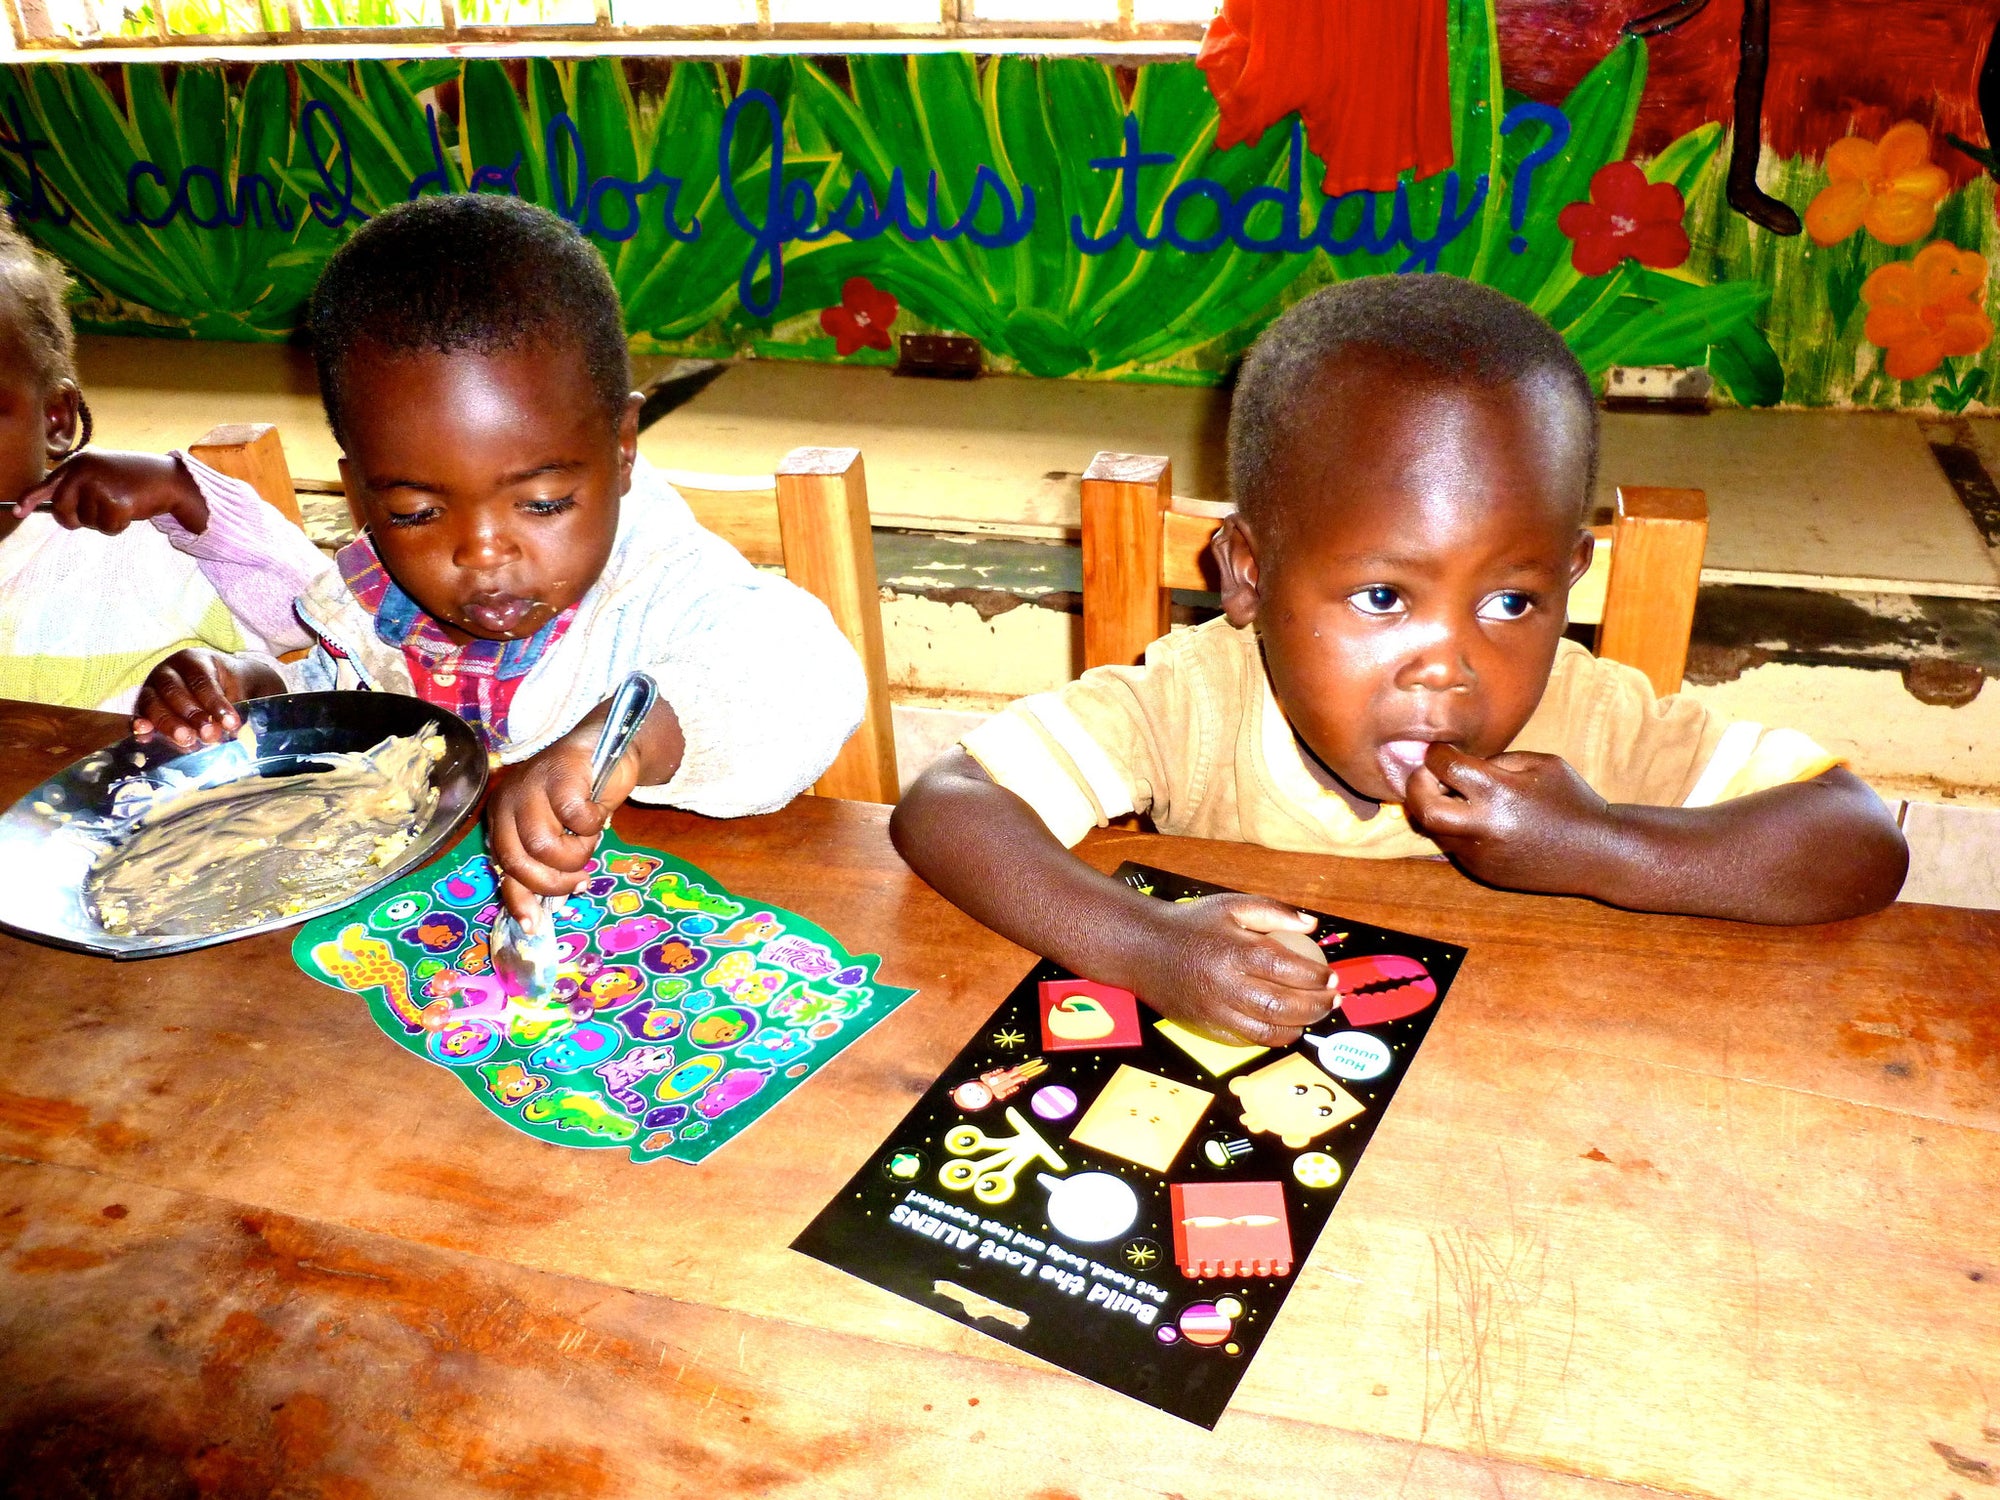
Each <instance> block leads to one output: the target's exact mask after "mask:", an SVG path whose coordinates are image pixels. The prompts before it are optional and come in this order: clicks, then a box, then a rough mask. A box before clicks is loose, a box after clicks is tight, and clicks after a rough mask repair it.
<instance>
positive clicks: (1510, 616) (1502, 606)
mask: <svg viewBox="0 0 2000 1500" xmlns="http://www.w3.org/2000/svg"><path fill="white" fill-rule="evenodd" d="M1534 607H1535V601H1534V597H1533V596H1532V595H1530V594H1524V593H1522V592H1521V591H1520V590H1519V589H1502V590H1501V591H1500V592H1499V593H1497V594H1489V595H1487V597H1486V598H1485V599H1483V600H1481V601H1480V605H1479V618H1480V619H1482V620H1518V619H1520V618H1521V617H1522V616H1523V615H1525V614H1526V613H1527V612H1528V611H1529V610H1531V609H1533V608H1534Z"/></svg>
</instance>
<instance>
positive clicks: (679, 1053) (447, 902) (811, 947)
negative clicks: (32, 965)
mask: <svg viewBox="0 0 2000 1500" xmlns="http://www.w3.org/2000/svg"><path fill="white" fill-rule="evenodd" d="M588 873H589V875H590V877H591V878H590V880H589V882H588V883H587V884H586V885H585V886H584V887H583V888H582V889H581V890H580V891H578V892H577V893H576V894H575V895H574V896H572V897H571V898H570V899H569V901H568V902H567V903H566V904H565V905H564V906H563V907H562V908H561V909H560V910H559V911H558V912H557V914H556V931H557V934H558V941H559V942H560V943H561V945H562V955H563V958H562V969H561V977H560V979H559V980H558V982H557V985H556V993H555V995H554V997H553V998H552V999H551V1000H550V1001H549V1002H547V1003H546V1004H538V1003H536V1002H533V1001H530V1000H527V999H525V998H523V997H521V996H517V995H510V994H508V993H507V991H506V989H505V988H504V987H503V986H502V984H501V982H500V980H499V979H498V978H497V977H496V976H495V975H494V973H493V965H492V960H491V957H490V956H489V954H488V952H487V934H488V933H489V931H490V930H491V928H492V925H493V919H494V917H495V916H496V915H498V913H499V906H498V905H497V896H496V880H495V874H494V869H493V863H492V861H491V860H490V859H489V858H488V857H487V853H486V835H485V831H484V829H481V828H475V829H474V830H473V832H472V833H470V834H468V835H467V836H466V837H465V838H464V839H463V840H461V841H460V843H459V844H458V846H457V848H455V849H453V850H452V851H451V852H450V853H449V854H447V855H445V856H444V857H443V858H442V859H440V860H438V861H437V862H435V863H433V864H432V865H430V866H429V867H428V868H426V869H424V870H421V871H419V872H417V873H416V874H414V875H412V876H409V877H408V878H407V879H404V880H402V881H400V882H398V883H397V884H395V885H393V886H390V887H388V888H386V889H385V890H380V891H376V892H375V893H373V894H372V895H370V896H369V897H368V898H367V899H366V900H364V901H361V902H358V903H357V904H355V905H354V906H351V907H349V908H348V909H347V910H345V911H341V912H335V913H333V914H331V915H329V916H325V917H321V918H318V919H317V920H315V921H313V922H310V923H308V924H307V925H306V926H305V927H303V928H302V929H300V931H299V935H298V937H297V938H296V939H294V941H293V943H292V957H293V959H294V960H296V961H297V963H298V965H299V967H300V968H301V969H303V970H305V972H306V973H307V974H309V975H311V976H312V977H313V978H314V979H317V980H319V981H320V982H321V983H322V984H329V985H332V986H333V987H334V988H336V989H341V990H347V991H350V992H352V993H354V994H358V995H360V996H362V997H363V998H364V999H366V1001H367V1002H368V1013H369V1014H370V1015H371V1016H373V1017H374V1018H375V1024H376V1025H378V1026H380V1027H381V1028H382V1030H383V1031H384V1032H385V1033H387V1034H388V1035H389V1036H390V1037H391V1038H392V1039H393V1040H394V1041H396V1042H397V1043H398V1044H399V1045H401V1046H402V1047H403V1048H405V1049H406V1050H408V1051H410V1052H414V1053H415V1054H417V1056H419V1057H422V1058H425V1059H426V1060H428V1061H430V1062H433V1063H436V1064H437V1065H438V1066H439V1067H441V1068H444V1069H446V1070H447V1071H449V1072H451V1073H452V1074H454V1075H455V1076H456V1077H457V1078H458V1079H459V1081H460V1082H461V1083H463V1084H464V1085H465V1087H466V1089H467V1091H468V1092H470V1093H471V1095H472V1097H473V1098H475V1099H477V1100H478V1101H479V1102H480V1103H481V1104H483V1105H485V1106H486V1108H487V1109H488V1110H490V1111H491V1112H492V1113H493V1114H495V1115H498V1116H499V1117H500V1118H501V1119H503V1120H505V1121H506V1122H507V1123H508V1124H509V1125H512V1126H513V1127H514V1128H515V1129H516V1130H521V1131H525V1132H526V1133H527V1134H529V1135H531V1136H533V1137H535V1139H537V1140H541V1141H547V1142H549V1143H550V1144H551V1145H556V1146H579V1147H584V1148H586V1149H596V1150H603V1149H618V1148H623V1149H626V1150H629V1151H630V1152H631V1154H632V1159H633V1160H634V1161H640V1162H644V1161H656V1160H658V1159H659V1158H661V1157H666V1158H668V1159H670V1160H673V1161H683V1162H697V1161H700V1160H702V1159H703V1158H704V1157H707V1156H709V1155H710V1154H712V1153H713V1152H715V1151H716V1150H718V1149H720V1148H721V1147H722V1146H724V1145H726V1144H728V1142H730V1141H731V1140H734V1139H735V1138H736V1137H737V1136H738V1135H741V1134H742V1133H743V1132H744V1131H745V1130H747V1129H748V1128H749V1127H750V1126H752V1125H754V1124H755V1123H756V1122H757V1121H758V1120H759V1119H760V1118H762V1116H763V1114H764V1112H765V1111H766V1110H768V1109H770V1108H771V1107H772V1106H773V1105H774V1104H776V1103H778V1101H779V1100H781V1099H783V1098H784V1097H785V1096H786V1095H787V1094H789V1093H790V1092H791V1091H792V1090H793V1089H795V1088H797V1087H798V1086H799V1085H800V1084H802V1083H804V1082H805V1081H806V1079H808V1078H810V1077H811V1076H812V1075H813V1074H814V1073H815V1072H817V1071H818V1070H819V1069H820V1068H821V1067H823V1066H824V1065H825V1064H826V1063H827V1062H828V1061H829V1060H830V1059H831V1058H833V1057H835V1056H837V1055H838V1054H839V1053H840V1051H841V1049H842V1048H844V1047H846V1046H847V1044H848V1043H849V1042H851V1041H853V1040H854V1039H855V1038H856V1037H858V1036H860V1035H861V1034H862V1033H863V1032H865V1031H867V1030H868V1028H869V1027H871V1026H873V1025H874V1024H875V1023H876V1022H878V1021H880V1020H881V1019H882V1018H883V1017H884V1016H886V1015H888V1014H889V1012H890V1011H892V1010H894V1009H895V1008H896V1007H897V1006H899V1005H901V1004H902V1003H903V1002H904V1001H905V1000H907V999H909V998H910V996H911V995H913V994H915V993H916V992H915V991H914V990H904V989H897V988H895V987H894V986H891V985H884V984H877V983H876V982H875V970H876V967H877V965H878V964H879V963H880V962H881V960H880V959H879V958H877V957H875V956H874V955H872V954H864V955H862V956H860V957H858V958H857V957H854V956H851V955H850V954H848V953H847V952H846V950H845V949H843V948H842V947H841V946H840V944H838V943H837V942H835V941H834V939H833V938H832V937H831V936H830V935H828V934H827V933H826V932H825V931H824V930H823V929H822V928H820V927H818V926H815V925H814V924H813V923H811V922H808V921H806V920H805V918H803V917H800V916H796V915H794V914H793V913H791V912H788V911H784V910H781V909H780V908H778V907H775V906H771V905H768V904H765V903H763V902H759V901H754V900H751V899H750V898H748V897H743V896H736V895H732V894H731V893H730V892H728V891H726V890H724V889H723V887H722V885H721V884H720V883H719V882H717V881H716V880H714V879H712V878H711V877H710V876H709V875H708V874H706V873H705V872H704V871H702V870H701V869H699V868H698V867H696V866H694V865H691V864H689V863H688V862H687V861H686V860H682V859H676V858H674V856H673V855H671V854H667V853H664V852H662V851H661V850H658V849H645V848H640V847H638V846H635V845H632V844H627V843H626V842H624V841H623V840H622V839H620V838H619V837H618V836H617V835H616V834H614V833H612V832H611V831H610V830H608V829H607V830H606V831H605V834H604V838H603V842H602V843H601V844H600V845H599V847H598V851H597V857H596V858H595V859H594V860H592V861H591V864H590V866H589V869H588Z"/></svg>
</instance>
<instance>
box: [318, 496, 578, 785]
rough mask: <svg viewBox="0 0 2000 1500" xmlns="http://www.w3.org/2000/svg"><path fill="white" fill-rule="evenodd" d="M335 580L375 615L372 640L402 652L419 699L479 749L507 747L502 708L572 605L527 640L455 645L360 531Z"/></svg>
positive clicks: (558, 633) (558, 635) (339, 559)
mask: <svg viewBox="0 0 2000 1500" xmlns="http://www.w3.org/2000/svg"><path fill="white" fill-rule="evenodd" d="M334 562H335V564H336V565H337V566H338V567H339V569H340V576H341V578H342V579H344V580H345V581H346V583H347V587H348V590H349V591H350V592H351V593H352V594H353V595H354V597H355V599H356V600H357V601H358V602H359V603H360V605H361V607H362V608H363V609H365V610H367V611H368V613H369V614H371V615H373V616H374V617H375V634H376V635H378V636H379V637H381V639H382V641H383V643H384V644H385V645H389V646H395V647H398V648H400V649H401V651H402V653H403V659H404V660H405V661H406V662H407V663H408V664H409V668H410V679H411V681H412V682H414V683H415V685H416V689H417V696H418V697H419V698H422V699H423V700H424V701H425V702H426V703H435V704H436V705H437V706H438V707H440V708H448V709H450V710H451V711H452V712H453V713H455V714H457V715H458V716H459V717H460V718H461V719H463V720H465V722H466V723H468V724H470V725H471V726H472V729H473V732H474V733H475V734H477V735H478V736H479V740H480V743H481V744H482V745H484V746H485V747H486V748H487V749H488V750H497V749H499V748H501V747H502V746H504V745H505V744H506V742H507V710H508V708H509V706H510V705H511V704H512V703H513V701H514V693H515V690H516V689H518V688H519V687H520V685H521V683H522V681H523V680H524V679H525V678H526V677H527V675H528V673H529V672H530V671H532V670H533V669H534V666H535V663H536V662H538V661H540V660H541V659H542V657H543V655H544V654H545V653H546V652H548V651H549V650H550V649H551V648H552V647H553V646H554V645H555V643H556V642H557V641H559V640H561V639H562V636H563V632H564V631H565V630H567V629H569V623H570V621H571V620H572V619H573V618H574V617H575V615H576V606H575V605H571V606H570V607H569V608H568V609H566V610H564V611H563V612H562V613H561V614H559V615H557V616H556V617H555V618H554V619H553V620H550V621H549V622H548V624H546V625H544V626H543V627H542V628H541V629H540V630H538V631H536V632H535V633H534V634H533V635H532V636H530V637H528V638H527V639H526V640H519V641H483V640H475V641H471V642H469V643H467V644H465V645H460V644H459V643H458V642H456V641H454V640H453V639H452V638H451V637H450V636H449V635H447V634H445V631H444V627H443V626H441V625H439V624H438V623H437V621H435V620H433V619H432V618H431V617H430V616H429V615H427V614H425V613H424V612H423V611H422V610H421V609H419V608H418V607H417V603H416V601H415V600H414V599H412V598H411V597H410V596H409V595H408V594H406V593H404V592H403V591H402V589H400V588H399V587H397V585H396V580H395V579H393V578H391V577H390V576H389V570H388V569H387V568H385V567H383V566H382V559H381V558H380V557H378V556H377V555H376V552H375V545H374V543H373V542H372V541H370V540H369V537H368V534H367V533H366V532H363V533H362V534H361V535H360V536H358V537H357V538H355V539H354V540H353V541H352V542H350V543H348V545H347V546H345V547H343V548H341V549H340V551H339V553H338V554H336V555H335V558H334Z"/></svg>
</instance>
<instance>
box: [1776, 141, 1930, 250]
mask: <svg viewBox="0 0 2000 1500" xmlns="http://www.w3.org/2000/svg"><path fill="white" fill-rule="evenodd" d="M1826 175H1827V176H1828V178H1830V179H1831V180H1830V181H1829V182H1828V183H1827V185H1826V186H1825V187H1824V188H1822V189H1820V192H1819V195H1818V196H1817V197H1816V198H1814V199H1813V201H1812V206H1811V207H1810V208H1808V209H1807V210H1806V232H1807V233H1808V234H1810V235H1811V236H1812V237H1813V238H1814V239H1815V240H1817V241H1818V242H1819V243H1820V244H1822V245H1833V244H1838V243H1839V242H1840V241H1841V240H1844V239H1846V238H1847V237H1848V236H1849V235H1850V234H1852V233H1854V231H1855V230H1857V229H1860V228H1862V227H1863V226H1864V225H1865V226H1866V227H1867V230H1868V232H1869V233H1870V234H1872V235H1874V236H1875V238H1876V239H1878V240H1880V241H1881V242H1882V243H1883V244H1885V245H1908V244H1913V243H1914V242H1916V241H1917V240H1920V239H1922V238H1923V237H1924V236H1925V235H1927V234H1929V233H1930V232H1931V229H1932V228H1933V227H1934V226H1935V225H1936V223H1937V206H1938V201H1939V200H1940V199H1941V198H1943V197H1944V195H1945V194H1946V193H1947V192H1949V191H1950V190H1951V179H1950V177H1948V176H1947V175H1946V174H1945V170H1944V168H1943V167H1940V166H1938V165H1937V164H1936V163H1934V162H1933V161H1932V160H1931V137H1930V132H1929V131H1927V130H1925V129H1924V127H1923V126H1921V125H1919V124H1918V123H1917V122H1916V121H1915V120H1904V121H1903V122H1902V123H1901V124H1897V125H1891V126H1890V127H1889V128H1888V129H1887V130H1886V131H1884V132H1883V134H1882V139H1881V140H1879V141H1871V140H1869V139H1868V138H1867V137H1866V136H1859V135H1850V136H1848V137H1847V139H1845V140H1841V141H1835V142H1834V143H1833V144H1832V145H1831V146H1829V147H1828V148H1827V153H1826Z"/></svg>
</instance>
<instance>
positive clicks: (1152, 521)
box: [1083, 453, 1174, 668]
mask: <svg viewBox="0 0 2000 1500" xmlns="http://www.w3.org/2000/svg"><path fill="white" fill-rule="evenodd" d="M1173 491H1174V484H1173V465H1172V464H1171V463H1169V462H1168V460H1166V459H1165V458H1162V457H1159V456H1157V455H1155V454H1147V453H1100V454H1098V455H1097V457H1096V458H1094V459H1092V460H1091V461H1090V467H1089V468H1088V469H1087V470H1085V471H1084V475H1083V664H1084V666H1085V667H1086V668H1089V667H1102V666H1129V665H1131V664H1132V663H1134V662H1136V661H1138V660H1139V659H1140V658H1141V657H1142V656H1144V655H1145V652H1146V647H1147V646H1149V645H1151V644H1152V643H1153V642H1154V641H1156V640H1158V639H1159V638H1160V637H1161V636H1163V635H1165V634H1166V633H1167V593H1166V590H1165V588H1164V587H1163V586H1162V576H1161V565H1160V543H1161V539H1162V535H1163V531H1164V526H1165V522H1164V519H1163V518H1164V517H1165V515H1166V511H1167V506H1168V505H1169V504H1170V503H1171V501H1172V499H1173Z"/></svg>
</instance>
